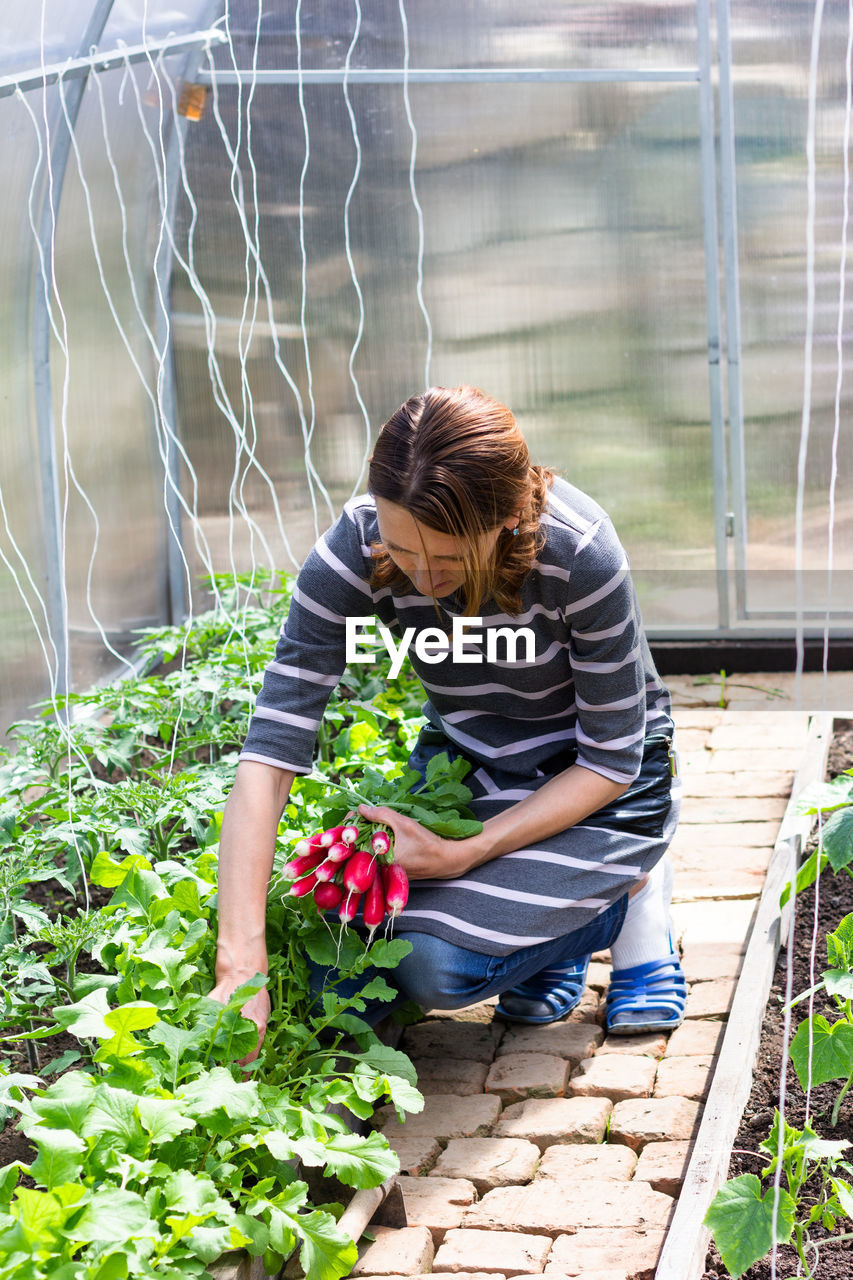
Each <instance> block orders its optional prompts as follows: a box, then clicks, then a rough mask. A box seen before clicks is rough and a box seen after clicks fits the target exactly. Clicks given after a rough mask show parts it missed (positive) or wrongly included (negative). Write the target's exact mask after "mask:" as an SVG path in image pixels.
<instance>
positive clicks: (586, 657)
mask: <svg viewBox="0 0 853 1280" xmlns="http://www.w3.org/2000/svg"><path fill="white" fill-rule="evenodd" d="M542 524H543V526H544V531H545V535H546V538H545V544H544V546H543V548H542V550H541V552H540V554H539V556H538V558H537V560H536V561H535V563H534V565H533V568H532V570H531V572H530V573H529V574H528V576H527V579H526V580H525V582H524V584H523V587H522V609H521V612H520V613H519V614H518V615H517V616H514V617H512V616H509V615H507V614H504V613H501V612H498V611H497V609H496V607H495V606H494V603H492V604H491V605H490V604H489V603H488V602H487V603H486V604H485V605H484V606H483V611H482V613H481V618H482V629H483V632H485V631H486V630H487V629H491V628H498V627H511V628H517V627H521V626H524V627H527V628H529V629H530V630H531V631H532V632H533V635H534V637H535V661H534V662H532V663H527V662H526V661H525V660H524V654H525V651H524V646H520V648H519V650H518V653H517V656H516V661H514V662H513V661H509V660H507V659H506V658H505V657H503V658H502V657H497V656H496V657H494V659H493V660H492V661H487V660H486V647H485V645H482V646H480V647H478V648H474V647H470V648H468V650H467V652H468V653H469V654H470V655H471V656H477V655H479V656H480V657H482V659H483V661H482V662H480V663H474V662H470V663H458V662H454V660H453V656H452V653H451V652H449V651H448V652H446V653H445V654H444V656H443V657H441V659H440V660H439V661H437V662H432V663H426V662H423V661H421V660H420V659H419V658H418V656H417V654H416V653H415V652H414V647H413V646H412V647H410V650H409V656H410V658H411V660H412V665H413V666H414V668H415V670H416V671H417V673H418V675H419V677H420V678H421V680H422V682H423V685H424V688H425V689H426V692H427V695H428V699H429V701H428V702H427V703H426V705H425V707H424V712H425V714H426V716H427V717H428V719H429V720H430V721H431V722H432V723H433V724H434V725H435V726H436V727H440V728H441V729H443V731H444V733H445V734H446V735H447V737H448V738H450V739H451V740H452V741H453V742H455V743H456V744H458V746H459V747H460V748H461V749H462V750H463V751H464V752H465V754H466V755H468V756H470V757H471V758H472V759H473V760H475V761H482V762H483V763H484V764H488V763H492V764H494V765H497V766H499V767H500V768H501V769H502V770H503V771H505V772H508V773H511V774H518V775H521V776H527V777H536V776H539V777H541V776H542V766H543V765H544V766H545V771H546V772H547V771H548V764H549V762H551V760H552V758H553V757H555V756H557V755H558V754H559V753H560V752H564V751H566V750H567V749H571V750H576V751H577V759H578V763H580V764H582V765H584V766H586V767H587V768H589V769H592V770H594V771H595V772H596V773H600V774H602V775H603V776H604V777H606V778H609V779H611V780H613V781H616V782H630V781H631V780H632V779H633V778H634V777H636V775H637V773H638V771H639V768H640V759H641V756H642V749H643V738H644V736H645V735H646V733H648V732H652V731H655V732H657V731H660V732H667V733H668V732H671V729H672V722H671V719H670V716H669V697H668V694H667V691H666V689H665V687H664V686H663V684H662V683H661V681H660V678H659V677H658V675H657V672H656V671H655V668H654V664H653V662H652V658H651V655H650V653H649V649H648V645H647V643H646V639H645V636H644V633H643V629H642V624H641V621H640V616H639V610H638V607H637V602H636V597H635V594H634V589H633V585H632V582H631V578H630V573H629V569H628V562H627V558H626V555H625V552H624V550H623V548H622V546H621V544H620V543H619V540H618V538H617V537H616V534H615V531H614V529H613V526H612V524H611V522H610V520H609V518H608V516H607V514H606V513H605V512H604V511H603V510H602V509H601V507H599V506H598V504H597V503H595V502H594V501H593V500H592V499H591V498H589V497H587V495H585V494H583V493H581V492H580V490H578V489H576V488H574V487H573V486H572V485H570V484H568V483H567V482H566V481H564V480H561V479H556V480H555V481H554V484H553V487H552V489H551V491H550V494H549V498H548V502H547V506H546V509H545V511H544V512H543V515H542ZM378 540H379V534H378V529H377V523H376V510H375V506H374V504H373V501H372V499H371V498H369V497H360V498H356V499H354V500H353V501H351V502H349V503H348V504H347V506H346V507H345V509H344V512H343V514H342V515H341V517H340V519H339V520H338V521H337V522H336V523H335V524H334V525H333V526H332V528H331V529H329V531H328V532H327V533H326V534H325V535H324V536H323V537H322V538H320V540H319V542H318V543H317V544H316V546H315V547H314V549H313V550H312V551H311V553H310V554H309V556H308V557H307V559H306V561H305V563H304V565H303V567H302V570H301V571H300V574H299V577H298V580H297V586H296V589H295V591H294V595H293V600H292V603H291V607H290V611H289V613H288V617H287V620H286V622H285V624H284V627H283V629H282V633H281V638H280V640H279V644H278V648H277V651H276V655H275V660H274V661H273V662H271V663H270V664H269V667H268V668H267V672H266V676H265V679H264V685H263V689H262V691H261V694H260V696H259V698H258V702H257V706H256V708H255V713H254V716H253V718H252V722H251V725H250V729H249V734H248V737H247V739H246V743H245V747H244V750H243V753H242V757H241V758H243V759H248V760H260V761H263V762H265V763H268V764H273V765H277V766H279V767H281V768H288V769H292V770H293V771H294V772H295V773H308V772H310V769H311V758H312V752H313V748H314V743H315V739H316V734H317V730H318V728H319V724H320V720H321V718H322V715H323V711H324V709H325V706H326V703H327V701H328V698H329V696H330V694H331V691H332V689H333V688H334V687H335V685H336V684H337V683H338V681H339V680H340V678H341V676H342V674H343V671H344V667H345V625H346V619H347V617H357V616H369V615H375V616H376V618H377V619H378V620H379V621H381V622H383V623H384V624H385V625H386V626H388V627H389V628H392V629H393V630H394V632H395V633H399V634H402V633H403V632H405V630H406V629H407V628H415V634H417V633H419V632H420V631H421V630H422V629H424V628H427V627H429V628H435V626H436V622H437V617H436V610H435V605H434V604H433V601H432V599H431V598H430V597H428V596H423V595H421V594H420V593H417V592H414V591H413V590H410V591H409V592H408V593H406V592H401V591H398V590H395V591H392V590H391V589H390V588H387V587H386V588H383V589H382V590H378V591H372V590H371V588H370V586H369V579H370V573H371V567H372V558H371V546H372V545H375V544H376V543H377V542H378ZM440 603H441V605H442V606H448V607H447V608H446V609H443V620H444V621H445V622H446V625H447V627H448V628H449V627H450V624H451V620H452V617H453V606H454V604H455V603H456V601H455V597H452V596H451V597H449V598H448V599H447V600H444V601H441V602H440ZM457 612H458V608H457ZM448 650H449V646H448ZM495 650H496V654H506V653H507V652H508V651H507V649H506V646H505V644H504V643H503V642H502V641H497V642H496V644H495ZM519 655H521V656H519Z"/></svg>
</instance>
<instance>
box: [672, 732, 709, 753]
mask: <svg viewBox="0 0 853 1280" xmlns="http://www.w3.org/2000/svg"><path fill="white" fill-rule="evenodd" d="M675 745H676V749H677V750H678V752H679V755H680V754H681V753H682V752H688V751H708V750H710V746H711V730H710V729H705V728H701V727H699V726H696V727H694V728H690V727H688V726H687V725H685V726H684V727H682V726H681V725H678V726H677V728H676V736H675Z"/></svg>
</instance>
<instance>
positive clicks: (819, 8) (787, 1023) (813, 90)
mask: <svg viewBox="0 0 853 1280" xmlns="http://www.w3.org/2000/svg"><path fill="white" fill-rule="evenodd" d="M823 8H824V0H816V3H815V11H814V19H813V23H812V36H811V51H810V55H809V84H808V117H807V121H806V188H807V195H808V205H807V212H806V333H805V344H804V345H805V349H804V358H803V365H804V368H803V416H802V425H801V430H800V448H799V455H798V459H797V499H796V528H795V554H794V576H795V579H796V649H797V661H796V672H795V694H796V696H797V698H798V699H799V697H800V694H801V689H802V674H803V659H804V655H805V643H804V607H803V503H804V499H805V486H806V462H807V459H808V447H809V428H810V423H811V395H812V349H813V345H814V313H815V205H816V199H817V166H816V158H815V147H816V133H817V79H818V63H819V58H820V35H821V25H822V22H823ZM789 905H790V912H791V916H790V920H791V924H790V929H789V939H788V944H787V945H788V955H787V964H786V972H785V1017H784V1026H783V1032H782V1070H781V1074H780V1080H779V1117H780V1119H779V1141H778V1144H777V1150H776V1170H775V1174H774V1178H773V1215H772V1219H771V1232H772V1237H773V1248H772V1250H771V1254H770V1276H771V1280H777V1275H778V1272H777V1261H778V1253H779V1246H778V1244H777V1242H776V1235H777V1227H778V1221H779V1200H780V1191H781V1178H782V1148H783V1143H784V1128H785V1102H786V1086H787V1079H788V1046H789V1044H790V1038H791V1000H792V999H793V989H794V959H793V946H794V915H795V912H796V905H797V869H796V867H794V870H793V875H792V877H791V897H790V904H789Z"/></svg>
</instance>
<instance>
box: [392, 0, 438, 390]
mask: <svg viewBox="0 0 853 1280" xmlns="http://www.w3.org/2000/svg"><path fill="white" fill-rule="evenodd" d="M397 4H398V7H399V10H400V25H401V26H402V28H403V105H404V106H405V109H406V119H407V121H408V123H409V132H410V134H411V136H412V148H411V151H410V153H409V190H410V192H411V194H412V204H413V205H414V206H415V213H416V214H417V219H418V279H417V286H416V292H417V296H418V306H419V307H420V309H421V315H422V316H423V318H424V324H425V325H426V334H427V338H426V357H425V360H424V388H426V387H429V386H431V385H432V374H431V365H432V321H431V320H430V316H429V311H428V310H427V306H426V303H425V302H424V249H425V239H424V211H423V209H422V208H421V202H420V200H419V199H418V193H417V188H416V187H415V162H416V160H417V156H418V131H417V129H416V128H415V119H414V116H413V115H412V102H411V98H410V96H409V56H410V49H409V23H408V19H407V17H406V5H405V0H397Z"/></svg>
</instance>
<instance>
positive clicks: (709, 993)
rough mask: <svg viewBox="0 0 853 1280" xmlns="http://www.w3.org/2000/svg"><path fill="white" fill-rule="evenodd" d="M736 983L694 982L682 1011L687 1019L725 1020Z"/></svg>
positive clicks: (730, 979) (721, 979)
mask: <svg viewBox="0 0 853 1280" xmlns="http://www.w3.org/2000/svg"><path fill="white" fill-rule="evenodd" d="M736 986H737V982H736V981H735V979H734V978H720V979H718V980H717V981H715V982H696V983H694V985H693V986H692V987H691V988H690V991H689V993H688V996H687V1007H686V1009H685V1011H684V1014H685V1017H687V1018H726V1017H728V1013H729V1009H730V1008H731V1005H732V1000H733V998H734V994H735V987H736Z"/></svg>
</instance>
